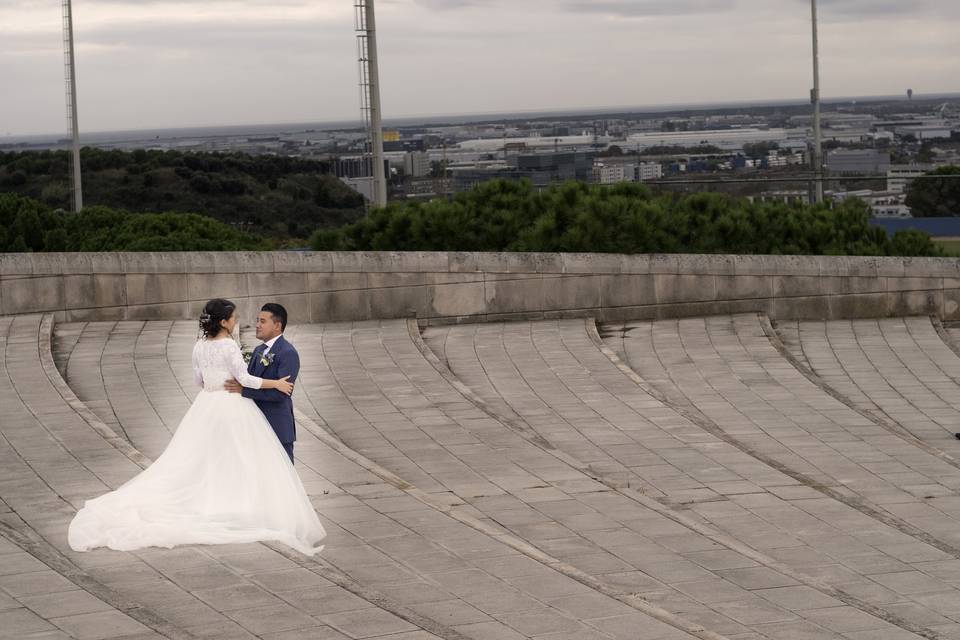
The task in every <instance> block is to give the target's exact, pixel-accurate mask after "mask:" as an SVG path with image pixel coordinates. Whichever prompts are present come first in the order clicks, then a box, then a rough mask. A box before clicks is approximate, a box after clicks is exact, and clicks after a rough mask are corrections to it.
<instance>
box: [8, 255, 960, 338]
mask: <svg viewBox="0 0 960 640" xmlns="http://www.w3.org/2000/svg"><path fill="white" fill-rule="evenodd" d="M214 296H219V297H228V298H233V299H235V300H236V301H237V302H238V303H240V304H241V309H242V312H243V314H244V315H245V316H246V317H251V316H252V315H253V312H254V310H255V309H257V308H258V306H259V305H260V304H262V303H263V302H265V301H266V300H268V299H269V300H277V301H279V302H281V303H282V304H284V305H286V306H287V308H288V309H289V310H290V312H291V314H292V315H293V316H294V317H296V318H297V319H298V321H300V322H314V323H316V322H336V321H350V320H369V319H378V318H402V317H414V316H416V317H417V318H419V319H420V320H421V321H422V322H424V323H449V322H475V321H487V320H523V319H537V318H552V317H588V316H589V317H596V318H598V319H600V320H608V321H615V320H626V319H657V318H666V317H679V316H695V315H709V314H717V313H741V312H747V311H762V312H764V313H766V314H768V315H769V316H770V317H772V318H775V319H822V318H847V317H851V318H857V317H883V316H894V315H916V314H935V315H937V316H939V317H941V318H943V319H947V320H953V319H960V260H957V259H953V258H875V257H828V256H725V255H716V256H715V255H612V254H552V253H551V254H538V253H452V252H451V253H445V252H380V253H368V252H357V253H338V252H331V253H313V252H275V253H242V252H240V253H111V254H0V315H16V314H23V313H37V312H55V313H57V314H58V316H57V317H58V320H60V321H68V322H73V321H85V320H154V319H185V318H192V317H195V316H196V315H197V313H198V311H199V309H200V307H201V306H202V305H203V303H204V302H205V301H206V300H207V299H209V298H211V297H214Z"/></svg>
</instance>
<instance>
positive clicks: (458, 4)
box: [416, 0, 479, 11]
mask: <svg viewBox="0 0 960 640" xmlns="http://www.w3.org/2000/svg"><path fill="white" fill-rule="evenodd" d="M416 3H417V4H419V5H421V6H424V7H426V8H427V9H434V10H438V11H447V10H452V9H465V8H467V7H474V6H477V4H479V3H478V2H477V1H476V0H416Z"/></svg>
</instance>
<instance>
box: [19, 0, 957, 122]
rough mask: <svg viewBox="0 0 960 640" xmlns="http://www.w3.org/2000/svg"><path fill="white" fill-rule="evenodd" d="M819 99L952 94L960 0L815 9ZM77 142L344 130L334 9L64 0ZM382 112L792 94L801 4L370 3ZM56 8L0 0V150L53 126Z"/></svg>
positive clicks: (341, 1)
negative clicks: (187, 133) (108, 133)
mask: <svg viewBox="0 0 960 640" xmlns="http://www.w3.org/2000/svg"><path fill="white" fill-rule="evenodd" d="M820 14H821V25H820V36H821V61H822V83H823V94H824V95H825V96H848V95H879V94H899V93H901V92H904V91H906V89H907V88H908V87H911V88H913V90H914V92H915V93H917V94H922V93H924V92H947V91H960V37H958V35H957V34H958V33H960V0H820ZM74 26H75V31H76V40H77V45H76V46H77V74H78V88H79V101H78V103H79V109H80V117H79V119H80V125H81V129H82V130H86V131H103V130H118V129H139V128H154V127H178V126H194V125H197V126H202V125H228V124H250V123H268V122H303V121H330V120H340V119H355V118H356V117H357V114H358V109H359V107H358V104H359V97H358V95H359V92H358V89H357V64H356V58H357V50H356V39H355V34H354V31H353V0H230V1H225V0H74ZM377 26H378V37H379V40H380V56H381V76H382V85H383V86H382V96H383V109H384V115H385V116H386V117H391V116H393V117H400V116H419V115H437V114H462V113H490V112H504V111H509V112H513V111H525V110H531V111H535V110H549V109H566V108H585V107H602V106H603V107H605V106H636V105H654V104H664V103H678V102H679V103H699V102H718V101H738V100H751V99H781V98H803V97H804V96H806V95H807V92H808V90H809V87H810V85H811V72H810V3H809V2H808V0H377ZM61 38H62V35H61V18H60V0H0V87H2V97H0V139H2V137H3V136H5V135H6V134H25V133H47V132H57V131H62V130H65V128H66V123H65V106H64V97H63V91H64V84H63V67H62V42H61Z"/></svg>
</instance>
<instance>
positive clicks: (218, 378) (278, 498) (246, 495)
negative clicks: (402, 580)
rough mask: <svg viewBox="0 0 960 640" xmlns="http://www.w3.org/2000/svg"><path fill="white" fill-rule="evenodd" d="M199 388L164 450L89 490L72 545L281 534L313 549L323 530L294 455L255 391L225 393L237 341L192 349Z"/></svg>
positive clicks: (125, 546) (120, 546)
mask: <svg viewBox="0 0 960 640" xmlns="http://www.w3.org/2000/svg"><path fill="white" fill-rule="evenodd" d="M193 370H194V378H195V380H196V382H197V384H198V385H201V386H202V387H203V391H202V392H201V393H199V394H197V398H196V400H194V402H193V404H192V405H191V406H190V409H189V410H188V411H187V413H186V415H185V416H184V417H183V420H181V422H180V425H179V427H177V431H176V433H175V434H174V435H173V438H171V440H170V444H168V445H167V448H166V450H164V452H163V454H161V456H160V457H159V458H157V459H156V461H154V463H153V464H152V465H150V467H148V468H147V469H145V470H144V471H143V472H142V473H140V474H139V475H137V476H136V477H134V478H133V479H131V480H130V481H128V482H127V483H125V484H124V485H123V486H121V487H120V488H118V489H117V490H115V491H111V492H110V493H107V494H104V495H102V496H100V497H98V498H95V499H93V500H88V501H87V502H86V504H85V505H84V507H83V508H82V509H81V510H80V511H79V512H78V513H77V515H76V516H75V517H74V519H73V521H72V522H71V523H70V529H69V532H68V535H67V537H68V541H69V543H70V547H71V548H73V549H74V550H76V551H87V550H90V549H93V548H95V547H109V548H111V549H117V550H121V551H129V550H131V549H140V548H142V547H168V548H169V547H173V546H175V545H181V544H226V543H239V542H254V541H259V540H275V541H278V542H282V543H284V544H286V545H289V546H290V547H293V548H294V549H296V550H297V551H300V552H301V553H304V554H307V555H313V554H315V553H317V552H318V551H320V550H321V549H322V548H323V547H322V546H318V543H319V542H320V541H321V540H322V539H323V537H324V536H325V535H326V534H325V532H324V530H323V525H321V524H320V520H319V519H318V518H317V514H316V512H315V511H314V510H313V506H312V505H311V504H310V499H309V498H308V497H307V494H306V491H304V489H303V484H302V483H301V482H300V477H299V476H298V475H297V472H296V471H295V470H294V468H293V464H292V463H291V462H290V458H289V457H288V456H287V453H286V451H284V449H283V446H282V445H281V444H280V441H279V440H277V436H276V435H275V434H274V432H273V429H271V428H270V425H269V423H268V422H267V419H266V418H265V417H264V416H263V413H261V411H260V409H258V408H257V405H256V404H254V402H253V400H250V399H248V398H244V397H242V396H241V395H240V394H238V393H228V392H227V391H225V390H224V389H223V383H224V381H226V380H229V379H230V378H236V379H237V380H238V381H239V382H240V383H241V384H242V385H243V386H245V387H251V388H254V389H258V388H260V384H261V378H256V377H254V376H251V375H249V374H248V373H247V366H246V364H245V363H244V362H243V356H242V355H241V353H240V348H239V346H238V345H237V343H236V342H234V341H233V340H231V339H220V340H200V341H198V342H197V344H196V346H195V347H194V349H193Z"/></svg>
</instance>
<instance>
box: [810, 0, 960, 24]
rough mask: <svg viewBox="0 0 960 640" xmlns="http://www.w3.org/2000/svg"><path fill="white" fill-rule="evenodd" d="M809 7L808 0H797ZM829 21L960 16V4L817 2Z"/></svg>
mask: <svg viewBox="0 0 960 640" xmlns="http://www.w3.org/2000/svg"><path fill="white" fill-rule="evenodd" d="M796 1H797V2H798V3H803V4H807V5H809V4H810V3H809V0H796ZM817 5H818V7H819V10H820V13H821V15H822V16H823V17H824V18H825V19H826V20H850V19H870V18H883V17H890V16H901V17H910V16H917V17H931V16H937V17H953V18H958V17H960V3H958V2H955V1H954V0H818V3H817Z"/></svg>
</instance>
